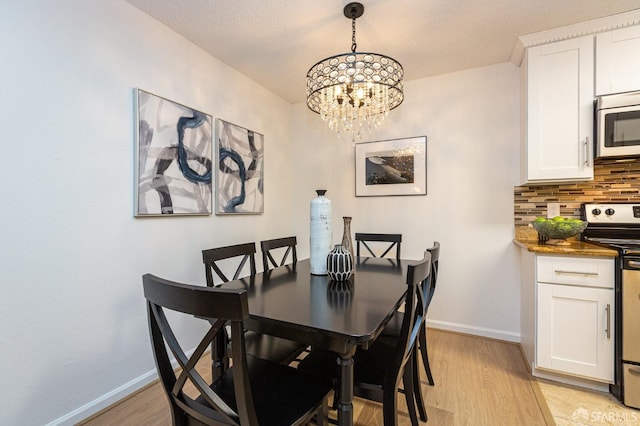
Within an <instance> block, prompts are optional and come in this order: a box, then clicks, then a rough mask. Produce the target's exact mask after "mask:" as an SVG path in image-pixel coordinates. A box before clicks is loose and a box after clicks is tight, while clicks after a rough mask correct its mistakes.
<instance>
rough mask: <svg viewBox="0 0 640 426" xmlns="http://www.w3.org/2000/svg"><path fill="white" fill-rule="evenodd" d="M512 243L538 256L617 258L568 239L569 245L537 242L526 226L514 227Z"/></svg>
mask: <svg viewBox="0 0 640 426" xmlns="http://www.w3.org/2000/svg"><path fill="white" fill-rule="evenodd" d="M513 242H514V243H515V244H517V245H518V246H519V247H522V248H524V249H526V250H528V251H530V252H533V253H540V254H565V255H573V256H604V257H617V256H618V252H617V251H615V250H612V249H609V248H606V247H601V246H597V245H595V244H590V243H585V242H583V241H580V240H578V239H575V238H573V239H568V240H567V242H568V243H569V245H562V246H558V245H552V244H545V243H543V242H540V241H538V233H537V232H536V230H535V229H533V228H531V227H526V226H517V227H516V237H515V238H514V239H513Z"/></svg>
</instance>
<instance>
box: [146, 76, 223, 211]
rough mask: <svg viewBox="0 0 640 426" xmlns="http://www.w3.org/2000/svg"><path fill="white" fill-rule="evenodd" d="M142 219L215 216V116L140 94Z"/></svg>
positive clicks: (156, 97) (155, 96)
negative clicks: (212, 213)
mask: <svg viewBox="0 0 640 426" xmlns="http://www.w3.org/2000/svg"><path fill="white" fill-rule="evenodd" d="M135 112H136V125H137V127H136V156H137V159H136V167H135V169H136V173H135V174H136V185H135V189H136V191H135V192H136V193H135V212H134V215H135V216H136V217H145V216H181V215H210V214H211V211H212V205H213V202H212V199H213V197H212V185H211V178H212V165H213V162H212V158H213V132H212V130H213V129H212V127H213V122H212V119H211V116H210V115H207V114H205V113H203V112H200V111H197V110H195V109H193V108H190V107H188V106H185V105H182V104H179V103H176V102H173V101H170V100H168V99H165V98H162V97H160V96H157V95H154V94H151V93H148V92H145V91H143V90H140V89H136V90H135Z"/></svg>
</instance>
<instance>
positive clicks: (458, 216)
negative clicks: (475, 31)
mask: <svg viewBox="0 0 640 426" xmlns="http://www.w3.org/2000/svg"><path fill="white" fill-rule="evenodd" d="M518 78H519V77H518V69H517V68H516V67H514V66H513V65H511V64H508V63H505V64H500V65H495V66H489V67H484V68H478V69H472V70H468V71H463V72H457V73H452V74H447V75H443V76H439V77H433V78H425V79H420V80H414V81H410V82H407V83H406V84H405V96H406V97H405V101H404V103H403V104H402V105H401V106H400V107H399V108H398V109H397V110H394V111H392V112H391V113H390V114H389V117H388V118H387V120H386V122H385V123H384V124H383V126H382V127H380V128H379V129H378V132H377V133H376V134H373V135H369V136H368V137H366V138H363V140H362V141H363V142H365V141H374V140H385V139H394V138H403V137H411V136H421V135H426V136H427V195H426V196H410V197H407V196H405V197H358V198H356V197H355V189H354V172H353V169H354V148H353V144H352V143H351V141H350V140H345V139H342V140H338V139H337V138H336V137H335V136H334V135H332V134H331V133H330V132H329V131H328V130H327V129H326V126H325V125H324V123H322V122H321V121H320V119H319V118H318V117H317V116H315V117H314V116H310V115H309V114H308V111H307V109H306V106H305V105H304V104H300V105H295V106H294V113H293V115H294V119H293V123H294V131H293V138H294V141H295V142H294V144H295V145H296V146H295V147H294V149H295V151H296V153H297V158H298V159H299V160H298V163H297V167H298V170H299V173H300V177H301V179H298V180H297V181H296V185H297V186H296V189H295V190H294V192H295V193H296V194H308V195H307V198H310V197H312V196H313V189H315V188H316V187H324V188H326V189H328V192H327V197H328V198H330V199H331V200H332V203H333V215H334V221H333V223H334V226H333V229H334V240H335V242H336V243H337V242H339V241H340V238H341V236H342V225H341V223H342V219H341V216H343V215H346V216H353V220H352V223H351V228H352V231H353V232H358V231H360V232H399V233H402V234H403V242H402V252H403V257H409V258H419V257H421V256H422V252H423V251H424V249H426V248H427V247H430V246H431V244H432V243H433V241H434V240H439V241H440V242H441V244H442V249H441V275H440V278H439V280H440V281H439V286H438V291H437V296H436V297H435V299H434V302H433V304H432V305H431V307H430V314H429V318H430V322H431V325H432V326H434V327H439V328H445V329H450V330H458V331H463V332H469V333H474V334H479V335H484V336H489V337H496V338H501V339H506V340H514V341H518V340H519V333H520V320H519V307H518V305H519V297H520V293H519V269H518V268H519V266H518V265H519V264H518V255H519V254H518V251H517V248H516V247H515V246H514V244H513V242H512V240H513V187H514V185H516V184H517V178H518V158H519V151H518V149H519V148H518V111H519V94H518V81H519V80H518ZM308 152H313V153H314V155H313V156H309V155H306V154H305V153H308ZM318 158H322V159H323V160H322V161H321V162H319V161H318V160H317V159H318ZM296 201H297V200H295V201H294V205H295V208H296V209H297V211H298V213H297V215H298V216H302V215H303V213H304V211H305V209H307V208H308V207H307V204H306V202H307V200H306V199H303V200H300V202H299V203H298V202H296ZM305 230H306V229H305V228H304V224H301V227H300V229H299V231H298V233H299V234H302V233H303V232H304V231H305ZM307 235H308V231H307Z"/></svg>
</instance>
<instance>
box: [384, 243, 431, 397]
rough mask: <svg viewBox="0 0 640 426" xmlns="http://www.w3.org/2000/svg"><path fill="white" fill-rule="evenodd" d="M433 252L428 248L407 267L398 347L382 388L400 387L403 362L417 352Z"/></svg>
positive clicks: (405, 362)
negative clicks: (421, 256) (405, 291)
mask: <svg viewBox="0 0 640 426" xmlns="http://www.w3.org/2000/svg"><path fill="white" fill-rule="evenodd" d="M430 278H431V255H430V254H429V253H428V252H427V253H425V256H424V258H423V259H422V260H420V261H419V262H417V263H415V264H412V265H409V266H408V267H407V287H408V289H407V294H406V296H405V301H404V315H403V321H402V326H401V329H400V330H401V331H400V336H399V338H398V342H397V346H396V351H395V353H394V356H393V359H392V360H390V363H391V366H392V367H391V368H389V369H387V373H386V375H385V383H384V385H383V388H384V387H386V386H391V387H389V388H388V389H397V388H398V385H399V383H400V379H401V377H402V372H403V371H404V366H405V365H406V364H407V362H408V361H409V359H410V357H411V355H412V354H413V352H414V347H415V345H416V342H417V341H418V337H419V333H420V328H421V327H422V326H423V322H424V318H425V315H426V309H427V305H426V303H425V295H426V294H428V292H429V286H430V285H431V284H430V283H431V280H430Z"/></svg>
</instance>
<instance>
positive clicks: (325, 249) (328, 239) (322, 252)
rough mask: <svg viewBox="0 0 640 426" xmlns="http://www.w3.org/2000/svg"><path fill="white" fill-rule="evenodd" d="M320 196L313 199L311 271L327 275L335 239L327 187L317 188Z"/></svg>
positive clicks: (315, 273) (314, 273)
mask: <svg viewBox="0 0 640 426" xmlns="http://www.w3.org/2000/svg"><path fill="white" fill-rule="evenodd" d="M316 192H317V193H318V196H317V197H316V198H314V199H313V200H311V221H310V222H311V233H310V249H311V250H310V254H309V260H310V263H311V273H312V274H313V275H327V255H328V254H329V252H330V251H331V243H332V239H333V234H332V228H331V200H329V199H328V198H326V197H325V196H324V194H325V193H326V192H327V191H326V190H325V189H317V190H316Z"/></svg>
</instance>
